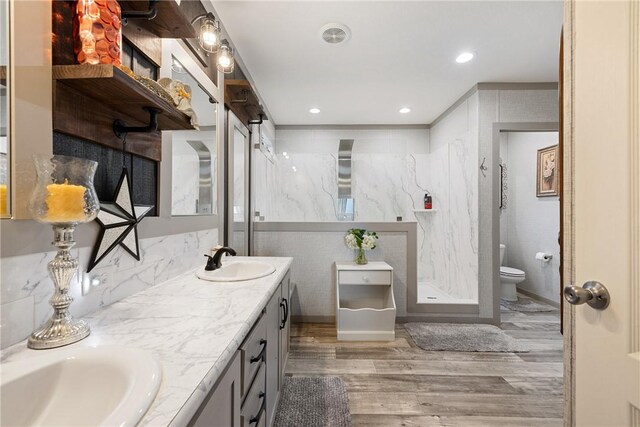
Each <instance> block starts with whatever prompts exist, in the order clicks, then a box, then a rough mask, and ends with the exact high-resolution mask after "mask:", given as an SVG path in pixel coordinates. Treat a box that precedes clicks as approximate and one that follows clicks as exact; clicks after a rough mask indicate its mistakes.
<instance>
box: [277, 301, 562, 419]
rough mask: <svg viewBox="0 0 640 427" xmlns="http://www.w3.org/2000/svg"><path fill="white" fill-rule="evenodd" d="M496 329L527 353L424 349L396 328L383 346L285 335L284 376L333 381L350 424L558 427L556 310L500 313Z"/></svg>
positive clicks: (318, 331) (328, 335)
mask: <svg viewBox="0 0 640 427" xmlns="http://www.w3.org/2000/svg"><path fill="white" fill-rule="evenodd" d="M502 322H503V323H502V329H504V330H505V331H506V332H507V333H508V334H509V335H511V336H513V337H514V338H517V339H518V340H522V341H524V342H526V343H527V344H528V345H529V346H530V347H531V351H530V352H529V353H465V352H447V351H424V350H421V349H420V348H418V347H417V346H416V345H415V343H414V342H413V340H412V339H411V337H410V336H409V334H408V333H407V332H406V331H405V329H404V328H403V327H402V325H396V339H395V341H393V342H388V343H370V342H343V341H341V342H338V341H337V340H336V331H335V326H334V325H330V324H311V323H306V324H298V325H292V329H291V353H290V356H289V362H288V364H287V371H286V372H287V375H292V376H322V375H338V376H340V377H342V378H343V379H344V381H345V382H346V384H347V391H348V393H349V405H350V407H351V414H352V420H353V426H354V427H356V426H367V427H395V426H411V427H414V426H491V427H498V426H561V425H562V335H561V334H560V333H559V328H560V318H559V312H558V311H557V310H554V311H552V312H547V313H521V312H514V311H508V310H504V309H503V312H502Z"/></svg>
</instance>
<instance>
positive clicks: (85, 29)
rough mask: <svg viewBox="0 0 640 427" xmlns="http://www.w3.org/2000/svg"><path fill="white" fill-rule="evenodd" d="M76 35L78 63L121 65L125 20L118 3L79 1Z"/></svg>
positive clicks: (74, 32)
mask: <svg viewBox="0 0 640 427" xmlns="http://www.w3.org/2000/svg"><path fill="white" fill-rule="evenodd" d="M73 37H74V40H75V45H74V52H75V55H76V60H77V61H78V63H80V64H113V65H120V64H121V61H122V51H121V46H122V22H121V11H120V5H119V4H118V2H117V1H116V0H77V2H76V10H75V17H74V20H73Z"/></svg>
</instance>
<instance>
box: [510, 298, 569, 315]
mask: <svg viewBox="0 0 640 427" xmlns="http://www.w3.org/2000/svg"><path fill="white" fill-rule="evenodd" d="M500 305H501V306H502V307H504V308H506V309H509V310H513V311H520V312H523V313H525V312H526V313H542V312H546V311H554V310H556V308H555V307H551V306H550V305H548V304H541V303H539V302H537V301H534V300H532V299H529V298H518V301H507V300H504V299H501V300H500Z"/></svg>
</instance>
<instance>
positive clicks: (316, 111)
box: [309, 107, 320, 114]
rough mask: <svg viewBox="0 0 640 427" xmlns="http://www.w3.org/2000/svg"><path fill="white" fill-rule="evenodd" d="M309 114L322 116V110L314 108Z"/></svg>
mask: <svg viewBox="0 0 640 427" xmlns="http://www.w3.org/2000/svg"><path fill="white" fill-rule="evenodd" d="M309 112H310V113H311V114H320V109H319V108H316V107H313V108H311V109H309Z"/></svg>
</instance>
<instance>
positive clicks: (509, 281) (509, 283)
mask: <svg viewBox="0 0 640 427" xmlns="http://www.w3.org/2000/svg"><path fill="white" fill-rule="evenodd" d="M505 249H506V246H505V245H503V244H502V243H501V244H500V287H501V288H502V291H501V292H502V293H501V294H500V298H502V299H504V300H507V301H517V300H518V290H517V288H516V285H517V284H518V283H520V282H522V281H523V280H524V271H522V270H518V269H517V268H511V267H504V266H503V265H502V261H503V260H504V250H505Z"/></svg>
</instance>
